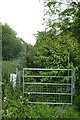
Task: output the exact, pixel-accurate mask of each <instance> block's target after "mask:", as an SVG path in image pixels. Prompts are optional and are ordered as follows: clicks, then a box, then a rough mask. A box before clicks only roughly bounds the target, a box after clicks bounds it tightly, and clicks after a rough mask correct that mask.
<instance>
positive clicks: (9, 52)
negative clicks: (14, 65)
mask: <svg viewBox="0 0 80 120" xmlns="http://www.w3.org/2000/svg"><path fill="white" fill-rule="evenodd" d="M16 35H17V34H16V32H15V31H14V30H12V28H10V27H9V26H8V25H7V24H5V25H2V46H3V47H2V56H3V60H11V59H15V58H17V57H19V54H20V52H21V51H22V50H23V44H22V43H21V41H20V38H18V37H16Z"/></svg>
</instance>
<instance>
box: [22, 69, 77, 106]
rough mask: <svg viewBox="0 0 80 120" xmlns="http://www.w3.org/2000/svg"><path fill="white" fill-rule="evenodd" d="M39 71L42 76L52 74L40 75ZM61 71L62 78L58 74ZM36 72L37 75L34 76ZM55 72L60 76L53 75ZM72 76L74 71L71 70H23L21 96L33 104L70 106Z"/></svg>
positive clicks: (72, 86) (72, 88) (72, 87)
mask: <svg viewBox="0 0 80 120" xmlns="http://www.w3.org/2000/svg"><path fill="white" fill-rule="evenodd" d="M41 71H42V72H44V74H45V73H46V72H48V73H49V74H50V73H51V72H53V73H52V75H41ZM49 71H50V72H49ZM61 71H63V73H64V74H65V75H63V76H62V75H61V74H63V73H61V74H60V73H59V72H61ZM37 72H38V74H39V75H36V73H37ZM56 72H57V73H58V74H60V75H55V73H56ZM33 73H34V75H32V74H33ZM74 75H75V71H74V70H72V69H47V68H23V94H26V95H27V96H28V99H29V103H33V104H67V105H72V99H73V90H74V81H73V80H74ZM45 80H46V81H45ZM47 80H48V81H47Z"/></svg>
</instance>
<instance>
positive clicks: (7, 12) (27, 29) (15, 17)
mask: <svg viewBox="0 0 80 120" xmlns="http://www.w3.org/2000/svg"><path fill="white" fill-rule="evenodd" d="M0 4H1V5H0V22H1V23H7V24H8V25H10V27H11V28H12V29H13V30H15V31H16V32H17V36H18V37H19V38H22V39H23V40H24V41H25V42H26V43H30V44H32V45H34V44H35V42H36V39H35V37H34V35H33V34H36V33H37V31H43V30H44V28H45V27H44V25H42V23H43V14H44V13H43V10H44V8H43V0H40V2H39V0H0Z"/></svg>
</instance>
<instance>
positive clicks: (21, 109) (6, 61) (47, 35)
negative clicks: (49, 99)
mask: <svg viewBox="0 0 80 120" xmlns="http://www.w3.org/2000/svg"><path fill="white" fill-rule="evenodd" d="M44 1H45V12H46V14H45V15H48V16H49V19H46V16H44V17H45V22H46V21H47V20H48V21H47V25H48V29H46V30H45V31H41V32H38V33H37V34H36V44H35V45H34V46H32V45H28V44H26V43H25V42H24V41H23V40H22V39H21V38H17V37H16V32H14V30H12V29H11V28H10V27H9V26H8V25H7V24H5V25H2V30H3V32H2V44H3V64H2V77H3V78H2V116H3V118H4V119H9V118H11V119H12V118H13V119H14V118H15V119H21V118H22V119H28V118H41V119H43V118H68V119H69V118H77V119H80V42H79V41H80V34H79V30H80V22H79V19H80V16H79V15H80V10H79V8H80V2H79V1H78V0H77V1H74V0H71V1H68V0H66V1H65V4H66V7H65V9H61V7H62V5H64V2H63V1H61V2H59V1H58V0H55V2H54V1H53V0H44ZM67 4H68V5H67ZM59 5H60V6H59ZM56 6H57V7H56ZM55 14H57V15H58V18H56V20H54V19H52V17H51V16H53V15H55ZM54 18H55V17H54ZM74 33H75V34H74ZM58 53H61V55H60V54H58ZM68 53H69V54H70V62H69V64H68V62H67V61H68V58H67V55H68ZM23 67H38V68H71V69H74V70H75V71H76V73H75V79H74V84H75V92H74V96H73V105H72V106H68V105H35V104H29V103H28V100H29V99H28V97H27V96H23V93H22V74H20V76H19V77H20V84H19V85H17V87H15V89H13V86H12V83H11V82H10V73H15V71H16V68H18V69H19V70H22V69H23ZM39 74H40V75H43V74H45V73H44V72H40V73H39ZM50 74H53V73H50ZM62 74H64V73H62ZM50 80H51V79H50ZM34 81H35V80H34ZM43 81H45V79H41V81H40V82H43ZM47 82H50V81H49V80H48V81H47Z"/></svg>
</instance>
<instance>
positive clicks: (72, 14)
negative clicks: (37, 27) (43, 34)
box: [44, 0, 80, 42]
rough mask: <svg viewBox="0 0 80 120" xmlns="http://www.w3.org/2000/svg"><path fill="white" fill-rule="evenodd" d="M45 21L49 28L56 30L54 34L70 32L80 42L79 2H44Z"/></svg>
mask: <svg viewBox="0 0 80 120" xmlns="http://www.w3.org/2000/svg"><path fill="white" fill-rule="evenodd" d="M44 4H45V20H46V16H49V17H47V18H48V19H47V24H48V26H49V28H51V29H53V28H54V27H55V28H56V31H57V32H56V33H57V34H59V33H61V32H65V33H66V32H71V33H72V34H71V35H72V36H74V37H75V38H77V40H78V42H79V41H80V34H79V33H80V1H79V0H44Z"/></svg>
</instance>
